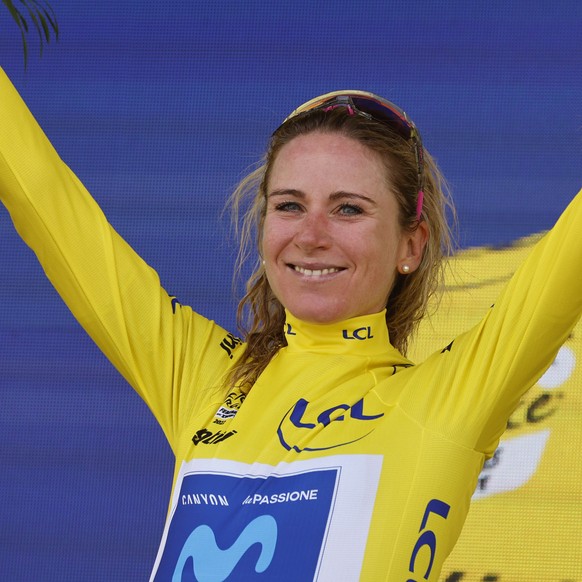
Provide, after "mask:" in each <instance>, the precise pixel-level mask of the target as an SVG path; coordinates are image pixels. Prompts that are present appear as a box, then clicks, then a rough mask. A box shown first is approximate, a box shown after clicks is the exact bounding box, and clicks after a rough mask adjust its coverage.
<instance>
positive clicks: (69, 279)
mask: <svg viewBox="0 0 582 582" xmlns="http://www.w3.org/2000/svg"><path fill="white" fill-rule="evenodd" d="M0 200H1V201H2V202H3V203H4V205H5V206H6V207H7V209H8V211H9V213H10V215H11V217H12V220H13V222H14V225H15V227H16V229H17V231H18V233H19V234H20V236H21V237H22V238H23V240H24V241H25V242H26V243H27V244H28V245H29V246H30V247H31V248H32V249H33V251H34V252H35V253H36V255H37V257H38V259H39V261H40V263H41V264H42V267H43V269H44V270H45V272H46V274H47V276H48V278H49V279H50V281H51V282H52V284H53V285H54V286H55V288H56V289H57V291H58V292H59V294H60V295H61V297H62V298H63V299H64V301H65V302H66V304H67V305H68V307H69V308H70V309H71V311H72V312H73V314H74V316H75V317H76V318H77V320H78V321H79V322H80V323H81V324H82V325H83V327H84V328H85V329H86V330H87V332H88V333H89V335H90V336H91V337H92V338H93V340H94V341H95V342H96V343H97V344H98V346H99V347H100V348H101V349H102V351H103V352H104V353H105V355H106V356H107V357H108V358H109V360H110V361H111V362H112V363H113V364H114V365H115V366H116V367H117V369H118V370H119V371H120V372H121V373H122V374H123V376H124V377H125V378H126V379H127V381H128V382H129V383H130V384H131V385H132V386H133V387H134V388H135V389H136V390H137V391H138V392H139V393H140V395H141V396H142V397H143V398H144V399H145V401H146V402H147V403H148V405H149V406H150V408H152V410H153V411H154V413H155V415H156V417H157V418H158V421H159V422H160V424H161V425H162V428H163V429H164V431H165V432H166V435H167V436H168V438H169V439H170V441H171V440H172V436H173V433H174V431H175V430H176V428H177V424H178V423H179V422H180V417H181V415H182V413H183V411H184V409H185V407H188V409H190V408H191V407H192V406H194V405H195V402H193V400H195V396H193V394H195V390H194V389H193V387H192V386H191V383H192V382H202V383H206V384H208V383H212V382H213V379H212V378H211V377H210V376H211V375H212V374H213V370H214V369H215V368H216V366H214V365H213V362H212V361H210V362H208V365H206V366H204V365H201V364H200V362H197V361H193V360H192V358H189V357H187V355H188V354H192V353H196V354H199V353H201V352H204V351H207V350H208V352H209V354H210V359H211V360H212V357H213V356H212V355H213V354H215V357H216V358H221V357H223V356H221V354H220V352H223V354H224V356H225V357H226V361H227V362H228V356H227V354H226V353H225V352H224V350H220V348H219V344H220V341H221V340H222V339H223V338H224V336H225V332H224V331H223V330H221V329H220V328H219V327H218V326H215V325H212V324H211V323H210V322H208V321H207V320H205V319H204V318H202V317H200V316H197V315H195V314H193V313H192V311H191V310H190V309H189V308H187V307H184V308H182V307H180V306H177V305H176V304H175V303H173V302H172V299H171V298H170V297H169V296H168V294H167V293H166V292H165V291H164V289H163V288H162V287H161V285H160V281H159V278H158V275H157V273H156V272H155V271H154V270H153V269H151V268H150V267H149V266H148V265H147V264H146V263H145V262H144V261H143V260H141V258H140V257H139V256H138V255H137V254H136V253H135V252H134V251H133V250H132V249H131V248H130V247H129V245H128V244H127V243H126V242H125V241H124V240H123V239H122V238H121V237H120V236H119V235H118V234H117V233H116V232H115V231H114V229H113V228H112V227H111V226H110V225H109V223H108V222H107V220H106V218H105V216H104V215H103V213H102V211H101V209H100V208H99V206H98V205H97V203H96V202H95V201H94V200H93V198H92V197H91V196H90V194H89V193H88V192H87V190H86V189H85V187H84V186H83V185H82V184H81V182H80V181H79V180H78V179H77V177H76V176H75V175H74V174H73V173H72V172H71V170H70V169H69V168H68V167H67V166H66V165H65V163H64V162H63V161H62V160H61V159H60V158H59V156H58V154H57V153H56V151H55V150H54V148H53V147H52V145H51V144H50V142H49V141H48V139H47V138H46V136H45V135H44V133H43V132H42V130H41V129H40V127H39V126H38V124H37V123H36V121H35V120H34V118H33V117H32V115H31V113H30V112H29V110H28V108H27V107H26V105H25V104H24V103H23V101H22V99H21V98H20V96H19V95H18V94H17V92H16V90H15V89H14V87H13V86H12V84H11V83H10V81H9V79H8V78H7V77H6V75H5V74H4V72H3V71H2V70H1V69H0ZM194 345H195V346H196V350H194V349H193V346H194ZM186 379H187V382H188V383H189V384H187V382H186ZM186 392H190V393H189V394H188V395H186ZM185 398H187V399H188V402H187V403H186V402H182V400H183V399H185Z"/></svg>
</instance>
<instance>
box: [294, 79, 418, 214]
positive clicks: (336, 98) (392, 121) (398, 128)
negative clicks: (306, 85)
mask: <svg viewBox="0 0 582 582" xmlns="http://www.w3.org/2000/svg"><path fill="white" fill-rule="evenodd" d="M338 107H344V108H345V109H346V110H347V112H348V114H349V115H360V116H362V117H365V118H366V119H373V120H374V121H378V122H380V123H384V124H386V125H388V126H389V127H390V129H392V131H394V132H395V133H396V134H397V135H399V136H400V137H402V138H404V139H405V140H407V141H409V142H410V143H411V144H412V147H413V149H414V154H415V156H416V166H417V170H418V197H417V202H416V219H417V220H420V218H421V214H422V204H423V200H424V192H423V186H424V180H423V177H424V150H423V147H422V140H421V139H420V133H419V131H418V129H417V128H416V126H415V125H414V123H413V122H412V121H411V119H410V118H409V117H408V115H406V113H405V112H404V111H402V109H400V107H398V106H397V105H395V104H394V103H392V102H391V101H388V100H386V99H383V98H382V97H380V96H378V95H375V94H374V93H368V92H367V91H332V92H331V93H326V94H325V95H320V96H319V97H315V98H314V99H311V100H310V101H307V102H306V103H304V104H303V105H300V106H299V107H298V108H297V109H295V111H293V112H292V113H291V114H290V115H289V116H288V117H287V118H286V119H285V121H288V120H289V119H292V118H294V117H297V116H298V115H301V114H302V113H307V112H308V111H314V110H323V111H331V110H333V109H336V108H338ZM285 121H284V122H283V123H285Z"/></svg>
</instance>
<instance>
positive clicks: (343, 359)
mask: <svg viewBox="0 0 582 582" xmlns="http://www.w3.org/2000/svg"><path fill="white" fill-rule="evenodd" d="M0 127H2V132H1V133H0V197H1V199H2V201H3V203H4V204H5V205H6V207H7V208H8V210H9V212H10V214H11V216H12V219H13V221H14V224H15V226H16V229H17V230H18V232H19V233H20V235H21V236H22V238H23V239H24V240H25V242H26V243H27V244H28V245H29V246H30V247H31V248H32V249H33V250H34V251H35V253H36V254H37V256H38V258H39V260H40V262H41V264H42V265H43V268H44V270H45V272H46V274H47V276H48V277H49V279H50V280H51V282H52V283H53V285H54V286H55V288H56V289H57V290H58V292H59V293H60V295H61V296H62V297H63V299H64V301H65V302H66V303H67V305H68V306H69V308H70V309H71V311H72V312H73V314H74V315H75V317H76V318H77V320H78V321H79V322H80V323H81V325H83V327H84V328H85V329H86V330H87V332H88V333H89V335H90V336H91V337H92V338H93V340H94V341H95V342H96V343H97V344H98V345H99V347H100V348H101V349H102V350H103V352H104V353H105V354H106V356H107V357H108V358H109V359H110V360H111V362H112V363H113V364H114V365H115V366H116V367H117V369H118V370H119V371H120V372H121V373H122V374H123V376H124V377H125V378H126V379H127V381H128V382H129V383H130V384H131V385H132V386H133V387H134V389H135V390H136V391H137V392H138V393H139V394H140V395H141V396H142V398H143V399H144V400H145V401H146V403H147V404H148V405H149V407H150V409H151V410H152V412H153V414H154V415H155V417H156V418H157V420H158V422H159V423H160V425H161V427H162V429H163V430H164V433H165V435H166V437H167V439H168V441H169V443H170V445H171V447H172V450H173V452H174V454H175V458H176V464H175V472H174V482H173V491H172V497H171V501H170V508H169V512H168V518H167V522H166V525H165V529H164V533H163V538H162V543H161V545H160V549H159V552H158V555H157V558H156V560H155V565H154V569H153V572H152V577H151V579H152V580H182V579H188V580H191V579H196V580H199V581H210V580H213V581H218V580H245V581H247V580H255V579H256V580H277V581H286V580H289V581H297V580H320V581H336V580H342V581H349V580H365V581H370V582H371V581H374V582H376V581H378V580H387V581H390V582H393V581H406V582H416V581H418V582H419V581H421V580H429V581H433V582H434V581H436V580H438V577H439V572H440V571H441V568H442V565H443V562H444V560H445V558H446V557H447V555H448V554H449V552H450V551H451V549H452V548H453V546H454V544H455V542H456V540H457V538H458V536H459V534H460V531H461V528H462V526H463V523H464V521H465V517H466V515H467V512H468V509H469V503H470V499H471V495H472V494H473V491H474V490H475V487H476V485H477V483H478V478H479V474H480V472H481V469H482V467H483V463H484V461H485V460H486V459H487V458H488V457H490V456H492V455H493V453H494V451H495V449H496V447H497V443H498V441H499V438H500V436H501V435H502V433H503V431H504V430H505V427H506V424H507V420H508V418H509V417H510V415H511V413H512V411H513V410H514V409H515V408H516V406H517V405H518V403H519V401H520V398H521V396H522V395H523V394H524V392H525V391H526V390H527V389H528V388H529V387H530V386H532V385H533V384H534V383H535V382H536V380H537V379H538V378H539V377H540V376H541V374H542V373H543V372H544V371H545V369H546V368H547V367H548V366H549V365H550V363H551V362H552V360H553V359H554V357H555V355H556V353H557V351H558V349H559V348H560V346H561V345H562V344H563V342H564V340H565V339H566V338H567V337H568V334H569V333H570V330H571V329H572V328H573V326H574V325H575V323H576V321H577V319H578V317H579V315H580V313H581V308H582V292H581V291H582V272H581V270H580V269H579V268H577V266H578V265H580V264H582V237H580V234H579V233H580V225H581V224H582V195H578V196H577V197H576V198H575V200H574V202H573V203H572V204H571V205H570V207H569V208H568V209H567V210H566V212H565V213H564V214H563V216H562V217H561V218H560V220H559V222H558V223H557V225H556V226H555V227H554V229H553V230H552V231H551V232H550V233H549V234H548V235H546V236H545V237H544V238H543V239H542V240H541V241H540V242H539V243H538V244H537V245H536V246H535V248H534V249H533V250H532V252H531V253H530V255H529V257H528V258H527V260H526V261H525V263H524V264H523V265H522V266H521V268H520V269H519V270H518V271H517V273H516V274H515V275H514V277H513V278H512V279H511V281H510V282H509V283H508V285H507V286H506V288H505V290H504V291H503V293H502V294H501V296H500V297H499V299H498V300H497V302H496V303H495V305H494V306H493V307H491V308H490V309H489V310H488V311H487V313H486V315H485V317H484V318H483V319H482V320H481V321H480V322H479V323H478V324H477V325H476V326H475V327H473V328H472V329H471V330H469V331H467V332H465V333H463V334H461V335H459V336H458V337H456V338H455V339H454V340H453V341H451V342H450V343H448V344H447V345H443V347H442V349H439V350H438V351H437V352H436V353H433V354H432V355H430V356H428V357H427V358H426V359H425V360H424V361H423V362H422V363H420V364H418V365H413V364H412V362H410V361H409V360H407V359H406V358H405V357H403V356H402V355H401V354H400V353H399V352H398V351H397V350H396V349H394V348H393V347H392V346H391V344H390V338H389V337H388V332H387V329H386V325H385V319H384V313H377V314H372V315H365V316H361V317H357V318H354V319H350V320H347V321H343V322H339V323H336V324H330V325H314V324H309V323H306V322H303V321H300V320H297V319H296V318H294V317H293V316H292V315H291V314H289V313H288V314H287V320H286V322H285V329H284V331H285V336H286V339H287V343H288V345H287V346H286V347H283V348H281V349H280V350H279V352H278V353H277V355H276V356H275V357H274V358H273V360H272V361H271V362H270V364H269V365H268V366H267V368H266V369H265V371H264V372H263V373H262V375H261V376H260V377H259V379H258V380H257V382H256V383H255V385H254V386H253V388H252V390H251V391H250V392H249V393H248V395H246V394H244V393H243V392H241V391H240V390H238V389H236V388H234V389H231V390H225V389H223V388H222V386H223V381H224V378H225V374H227V373H228V371H229V370H230V368H231V366H232V365H233V363H235V362H236V361H237V359H238V358H239V357H240V354H241V353H242V350H243V349H244V344H243V343H242V342H241V340H239V339H238V338H236V337H235V336H234V335H232V334H230V333H228V332H227V331H226V330H224V329H222V328H221V327H220V326H218V325H216V324H215V323H213V322H211V321H209V320H207V319H205V318H203V317H202V316H200V315H198V314H196V313H195V312H193V311H192V309H191V308H190V307H187V306H183V305H180V304H179V303H178V302H177V301H176V300H175V298H173V297H171V296H169V295H168V294H167V293H166V292H165V291H164V289H163V288H162V287H161V285H160V281H159V278H158V276H157V274H156V272H155V271H154V270H153V269H151V268H150V267H149V266H148V265H147V264H145V263H144V262H143V260H142V259H141V258H140V257H139V256H138V255H137V254H136V253H135V252H134V251H133V250H132V249H131V248H130V247H129V246H128V245H127V243H125V241H123V239H122V238H121V237H120V236H119V235H118V234H117V233H116V232H115V231H114V230H113V228H112V227H111V226H110V225H109V223H108V222H107V220H106V218H105V216H104V215H103V213H102V211H101V210H100V209H99V207H98V205H97V204H96V202H95V201H94V200H93V199H92V198H91V196H90V195H89V193H88V192H87V191H86V189H85V188H84V187H83V185H82V184H81V183H80V181H79V180H78V179H77V178H76V177H75V175H74V174H73V173H72V172H71V170H69V168H68V167H67V166H66V165H65V164H64V163H63V162H62V161H61V160H60V158H59V157H58V155H57V154H56V152H55V151H54V149H53V148H52V146H51V145H50V143H49V141H48V140H47V139H46V137H45V136H44V134H43V133H42V131H41V129H40V128H39V127H38V125H37V124H36V122H35V121H34V120H33V118H32V116H31V114H30V113H29V111H28V109H27V108H26V106H25V105H24V104H23V102H22V101H21V99H20V98H19V96H18V95H17V94H16V91H15V90H14V89H13V87H12V86H11V84H10V82H9V81H8V79H7V78H6V77H5V76H4V75H3V74H2V76H1V77H0ZM576 225H578V226H576Z"/></svg>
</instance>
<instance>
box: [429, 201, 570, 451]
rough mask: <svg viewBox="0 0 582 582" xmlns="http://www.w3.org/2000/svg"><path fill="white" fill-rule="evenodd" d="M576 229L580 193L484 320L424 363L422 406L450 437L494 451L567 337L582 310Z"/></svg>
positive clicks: (535, 249)
mask: <svg viewBox="0 0 582 582" xmlns="http://www.w3.org/2000/svg"><path fill="white" fill-rule="evenodd" d="M581 232H582V192H581V193H579V194H578V195H577V196H576V197H575V198H574V200H573V201H572V202H571V203H570V205H569V206H568V208H567V209H566V210H565V211H564V213H563V214H562V216H561V217H560V219H559V220H558V222H557V223H556V225H555V226H554V227H553V228H552V230H551V231H549V232H548V233H547V234H546V235H545V236H544V237H543V238H542V239H541V240H540V241H539V242H538V243H537V244H536V245H535V246H534V248H533V249H532V252H531V254H530V255H529V256H528V258H527V259H526V260H525V262H524V264H523V265H522V266H521V267H520V268H519V269H518V270H517V271H516V273H515V274H514V275H513V277H512V278H511V280H510V281H509V283H508V285H507V286H506V288H505V289H504V291H503V292H502V293H501V295H500V297H499V298H498V300H497V301H496V302H495V304H494V305H493V306H492V307H491V309H490V310H489V312H488V313H487V314H486V316H485V318H484V319H483V320H482V321H481V322H480V323H479V324H478V325H477V326H476V327H474V328H473V329H471V330H470V331H468V332H466V333H464V334H462V335H460V336H459V337H458V338H457V339H456V340H455V341H454V342H452V344H451V345H450V346H448V347H447V348H446V349H445V350H443V351H442V352H440V353H437V354H434V355H433V356H431V357H430V358H429V359H428V360H427V361H426V364H427V373H428V372H429V370H430V371H431V374H432V380H433V381H434V382H435V384H434V385H436V386H438V389H437V390H435V391H434V392H433V393H431V396H428V397H427V398H429V399H430V403H429V404H426V403H425V406H426V410H425V412H428V408H429V407H430V410H432V411H433V414H434V412H435V411H437V412H436V415H435V417H436V418H437V419H438V420H436V422H437V423H438V424H439V425H440V426H446V427H447V429H446V432H448V433H449V435H450V436H451V438H455V439H457V438H459V435H461V439H462V440H463V444H465V445H466V446H468V447H470V448H474V449H476V450H478V451H482V452H484V453H486V454H487V455H491V454H493V452H494V450H495V448H496V446H497V442H498V440H499V438H500V436H501V435H502V433H503V431H504V430H505V428H506V423H507V419H508V417H509V416H510V415H511V413H512V412H513V410H514V409H515V408H516V406H517V405H518V403H519V400H520V398H521V397H522V396H523V394H524V393H525V392H526V391H527V390H528V389H529V388H530V387H531V386H533V384H535V382H536V381H537V380H538V379H539V377H540V376H541V375H542V374H543V373H544V371H545V370H546V369H547V368H548V366H549V365H550V364H551V363H552V361H553V360H554V358H555V356H556V353H557V351H558V349H559V348H560V346H561V345H562V344H563V343H564V341H565V340H566V339H567V338H568V336H569V334H570V333H571V331H572V329H573V327H574V326H575V325H576V323H577V321H578V319H579V317H580V314H581V312H582V269H581V268H580V267H581V265H582V236H581V234H580V233H581ZM431 363H432V365H434V366H435V367H436V369H437V370H438V373H436V374H435V373H434V370H435V368H433V367H432V366H431ZM420 367H422V366H420Z"/></svg>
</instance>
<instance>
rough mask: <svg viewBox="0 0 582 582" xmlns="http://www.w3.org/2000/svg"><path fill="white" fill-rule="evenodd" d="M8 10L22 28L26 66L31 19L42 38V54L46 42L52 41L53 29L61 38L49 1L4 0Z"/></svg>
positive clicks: (56, 37) (40, 38) (25, 63)
mask: <svg viewBox="0 0 582 582" xmlns="http://www.w3.org/2000/svg"><path fill="white" fill-rule="evenodd" d="M2 4H4V6H6V8H7V9H8V12H9V13H10V15H11V16H12V19H13V20H14V22H16V24H17V26H18V28H19V29H20V35H21V36H22V49H23V52H24V67H25V68H26V65H27V62H28V45H27V42H26V35H27V34H28V31H29V25H28V24H29V21H31V22H32V24H33V25H34V28H35V30H36V32H37V34H38V38H39V40H40V54H41V55H42V50H43V48H44V43H45V42H47V43H48V42H50V39H51V30H52V31H53V32H54V36H55V39H56V40H58V39H59V25H58V23H57V19H56V16H55V13H54V11H53V9H52V8H51V7H50V5H49V4H48V3H47V2H44V1H41V0H2Z"/></svg>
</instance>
